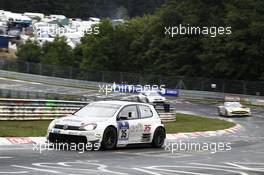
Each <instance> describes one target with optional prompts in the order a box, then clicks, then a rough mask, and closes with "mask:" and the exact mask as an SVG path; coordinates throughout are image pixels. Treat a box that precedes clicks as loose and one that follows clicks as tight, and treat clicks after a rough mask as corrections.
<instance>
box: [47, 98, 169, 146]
mask: <svg viewBox="0 0 264 175" xmlns="http://www.w3.org/2000/svg"><path fill="white" fill-rule="evenodd" d="M165 137H166V132H165V128H164V125H163V124H162V123H161V119H160V118H159V115H158V113H157V112H156V110H155V109H154V107H153V106H152V105H149V104H142V103H137V102H125V101H100V102H93V103H90V104H88V105H87V106H85V107H83V108H81V109H80V110H78V111H77V112H75V113H74V114H72V115H68V116H66V117H62V118H59V119H55V120H53V121H52V122H51V123H50V125H49V127H48V135H47V139H48V141H49V142H51V143H76V144H78V143H100V145H101V148H103V149H114V148H115V147H123V146H127V145H129V144H140V143H150V144H152V146H153V147H158V148H159V147H162V145H163V143H164V140H165Z"/></svg>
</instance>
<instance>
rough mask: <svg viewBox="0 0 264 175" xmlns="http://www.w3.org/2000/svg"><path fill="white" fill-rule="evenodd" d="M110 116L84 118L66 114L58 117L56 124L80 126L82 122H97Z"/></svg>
mask: <svg viewBox="0 0 264 175" xmlns="http://www.w3.org/2000/svg"><path fill="white" fill-rule="evenodd" d="M109 119H110V118H96V117H94V118H84V117H78V116H75V115H68V116H66V117H62V118H60V119H59V120H58V121H57V122H56V124H60V125H70V126H82V125H83V124H89V123H97V122H104V121H107V120H109Z"/></svg>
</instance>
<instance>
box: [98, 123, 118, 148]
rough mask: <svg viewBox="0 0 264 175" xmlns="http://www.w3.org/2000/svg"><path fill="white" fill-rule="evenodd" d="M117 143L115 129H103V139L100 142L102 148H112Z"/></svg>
mask: <svg viewBox="0 0 264 175" xmlns="http://www.w3.org/2000/svg"><path fill="white" fill-rule="evenodd" d="M116 144H117V131H116V129H115V128H114V127H108V128H106V129H105V131H104V135H103V140H102V143H101V146H102V149H106V150H110V149H114V148H115V147H116Z"/></svg>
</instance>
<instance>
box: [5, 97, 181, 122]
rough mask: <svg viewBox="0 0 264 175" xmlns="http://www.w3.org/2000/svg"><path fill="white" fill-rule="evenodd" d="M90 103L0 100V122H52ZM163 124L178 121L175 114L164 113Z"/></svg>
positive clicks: (162, 114)
mask: <svg viewBox="0 0 264 175" xmlns="http://www.w3.org/2000/svg"><path fill="white" fill-rule="evenodd" d="M87 104H89V102H81V101H62V100H30V99H0V120H51V119H54V118H58V117H62V116H65V115H68V114H72V113H73V112H75V111H77V110H78V109H80V108H81V107H83V106H85V105H87ZM157 111H159V114H160V117H161V120H162V121H163V122H173V121H176V116H175V113H174V112H169V113H165V112H162V108H161V107H159V108H157Z"/></svg>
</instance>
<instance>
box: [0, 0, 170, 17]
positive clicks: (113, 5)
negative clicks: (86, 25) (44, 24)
mask: <svg viewBox="0 0 264 175" xmlns="http://www.w3.org/2000/svg"><path fill="white" fill-rule="evenodd" d="M164 1H165V0H75V1H74V0H18V1H14V0H0V9H4V10H10V11H12V12H21V13H24V12H39V13H44V14H46V15H47V14H59V15H60V14H63V15H66V16H67V17H75V18H76V17H78V18H83V19H85V18H88V17H91V16H92V17H100V18H101V17H109V18H123V17H134V16H142V15H143V14H145V13H153V12H154V10H155V9H156V8H157V7H160V5H161V4H163V3H164Z"/></svg>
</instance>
